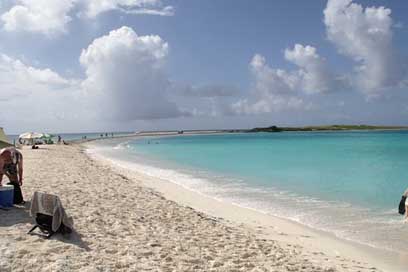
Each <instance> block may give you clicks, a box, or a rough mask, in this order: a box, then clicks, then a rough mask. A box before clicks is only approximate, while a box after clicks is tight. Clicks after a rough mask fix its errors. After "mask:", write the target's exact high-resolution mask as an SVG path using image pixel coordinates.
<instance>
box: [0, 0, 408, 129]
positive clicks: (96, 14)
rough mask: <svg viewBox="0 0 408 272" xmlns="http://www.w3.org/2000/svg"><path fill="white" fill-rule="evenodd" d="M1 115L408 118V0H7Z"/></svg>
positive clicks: (155, 123)
mask: <svg viewBox="0 0 408 272" xmlns="http://www.w3.org/2000/svg"><path fill="white" fill-rule="evenodd" d="M0 3H1V4H0V86H1V90H0V107H1V109H2V110H1V111H0V126H2V127H3V128H4V129H5V131H6V133H9V134H12V133H21V132H25V131H46V132H51V133H63V132H94V131H109V132H110V131H141V130H181V129H222V128H226V129H232V128H253V127H259V126H271V125H280V126H301V125H324V124H377V125H408V50H407V48H408V21H407V19H406V14H407V12H408V2H406V1H386V0H371V1H368V0H365V1H363V0H355V1H353V0H328V1H325V0H316V1H286V0H275V1H268V0H257V1H248V0H222V1H216V0H207V1H200V0H189V1H181V0H104V1H100V0H58V1H55V0H36V1H32V0H0Z"/></svg>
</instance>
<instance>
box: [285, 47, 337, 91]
mask: <svg viewBox="0 0 408 272" xmlns="http://www.w3.org/2000/svg"><path fill="white" fill-rule="evenodd" d="M285 58H286V60H288V61H290V62H292V63H294V64H295V65H297V66H298V67H299V70H298V71H297V82H298V84H299V88H300V89H302V90H303V91H305V92H306V93H310V94H313V93H327V92H332V91H336V90H338V89H340V88H341V87H343V86H344V84H345V82H344V79H342V78H340V77H337V78H336V77H335V76H334V75H333V74H332V72H331V71H330V69H329V67H328V65H327V64H326V61H325V59H323V58H322V57H320V56H319V55H318V54H317V52H316V48H314V47H312V46H309V45H307V46H303V45H301V44H296V45H295V46H294V48H293V49H286V50H285Z"/></svg>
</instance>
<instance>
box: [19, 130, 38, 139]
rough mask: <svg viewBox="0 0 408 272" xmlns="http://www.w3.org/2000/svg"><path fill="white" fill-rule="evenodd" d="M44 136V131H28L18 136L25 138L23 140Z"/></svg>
mask: <svg viewBox="0 0 408 272" xmlns="http://www.w3.org/2000/svg"><path fill="white" fill-rule="evenodd" d="M42 136H43V134H42V133H38V132H26V133H23V134H20V136H18V138H20V139H23V140H31V139H39V138H41V137H42Z"/></svg>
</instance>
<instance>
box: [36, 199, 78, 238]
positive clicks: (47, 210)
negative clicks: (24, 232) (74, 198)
mask: <svg viewBox="0 0 408 272" xmlns="http://www.w3.org/2000/svg"><path fill="white" fill-rule="evenodd" d="M30 215H31V216H32V217H33V218H34V221H35V225H34V227H33V228H32V229H31V230H30V231H29V232H28V233H29V234H38V233H33V231H34V230H35V229H36V228H39V229H40V231H41V233H42V234H40V235H43V236H45V237H46V238H47V239H48V238H50V237H51V236H52V235H54V234H55V233H62V234H64V233H71V232H72V228H73V221H72V218H71V217H68V216H67V214H66V213H65V210H64V208H63V207H62V204H61V201H60V199H59V197H58V196H56V195H51V194H46V193H41V192H35V193H34V195H33V197H32V199H31V207H30Z"/></svg>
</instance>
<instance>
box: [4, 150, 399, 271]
mask: <svg viewBox="0 0 408 272" xmlns="http://www.w3.org/2000/svg"><path fill="white" fill-rule="evenodd" d="M23 155H24V163H25V184H24V186H23V192H24V195H25V198H26V200H29V199H30V196H31V195H32V193H33V192H34V191H36V190H39V191H43V192H48V193H53V194H57V195H59V196H60V197H61V200H62V203H63V205H64V206H65V208H66V211H67V213H68V214H69V215H71V216H73V218H74V223H75V232H74V233H73V234H71V235H70V236H66V237H63V236H61V235H56V236H54V237H53V238H52V239H50V240H45V239H43V238H41V237H38V236H33V235H27V234H26V232H27V231H28V230H29V229H30V227H31V226H32V224H31V219H30V217H29V215H28V207H29V203H27V204H26V206H25V207H20V208H18V207H16V208H13V209H11V210H9V211H3V210H0V271H1V272H3V271H379V269H376V268H374V267H372V266H373V265H374V266H376V267H379V268H382V270H384V271H394V269H395V271H397V270H396V269H397V268H395V267H393V268H390V267H389V266H387V265H386V264H385V263H384V264H383V262H382V261H381V260H379V261H378V260H377V261H376V260H375V259H373V258H371V257H372V256H374V255H372V254H371V253H370V254H368V253H367V252H366V251H365V250H364V249H361V248H358V247H355V246H354V245H349V244H347V243H343V242H341V241H338V240H337V239H334V238H332V237H328V236H325V235H323V234H319V233H317V232H313V231H311V230H308V229H306V228H304V227H301V226H297V225H295V224H292V223H289V222H287V221H285V220H280V219H277V218H273V217H270V216H266V215H261V214H259V213H256V212H254V211H250V210H246V209H242V208H237V207H235V206H232V205H228V204H226V203H220V202H216V201H214V200H211V199H207V198H205V197H203V196H200V197H199V196H197V195H194V193H192V192H186V191H184V190H183V189H182V188H180V187H178V186H175V185H174V184H170V183H166V182H164V181H159V180H154V179H152V178H149V177H146V176H143V175H141V174H138V173H134V172H129V171H125V170H123V169H118V168H117V167H114V166H112V165H110V164H107V163H102V162H97V161H95V160H92V159H90V158H89V157H88V156H87V155H85V154H84V153H83V150H82V148H81V147H80V146H78V145H70V146H61V145H54V146H41V147H40V149H38V150H31V149H24V150H23ZM147 186H152V187H156V188H160V191H161V192H162V193H160V192H158V190H155V189H151V188H148V187H147ZM170 199H173V200H177V202H175V201H173V200H170ZM186 205H188V206H192V207H194V208H195V209H193V208H190V207H188V206H186ZM198 210H202V211H205V212H206V213H203V212H200V211H198ZM207 214H211V215H215V216H217V217H214V216H210V215H207ZM218 216H219V217H218ZM220 217H222V218H220ZM223 218H224V219H223ZM401 271H402V270H401Z"/></svg>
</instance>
